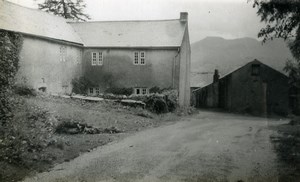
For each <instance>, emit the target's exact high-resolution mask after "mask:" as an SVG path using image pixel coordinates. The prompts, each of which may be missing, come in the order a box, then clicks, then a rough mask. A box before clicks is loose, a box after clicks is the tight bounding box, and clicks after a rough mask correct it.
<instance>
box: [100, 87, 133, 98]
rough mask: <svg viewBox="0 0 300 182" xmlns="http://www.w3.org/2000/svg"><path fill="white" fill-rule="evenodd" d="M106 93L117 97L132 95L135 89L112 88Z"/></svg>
mask: <svg viewBox="0 0 300 182" xmlns="http://www.w3.org/2000/svg"><path fill="white" fill-rule="evenodd" d="M105 93H111V94H115V95H126V96H128V95H131V94H132V93H133V88H116V87H112V88H109V89H107V90H105Z"/></svg>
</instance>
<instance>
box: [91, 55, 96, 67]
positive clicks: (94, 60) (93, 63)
mask: <svg viewBox="0 0 300 182" xmlns="http://www.w3.org/2000/svg"><path fill="white" fill-rule="evenodd" d="M92 65H93V66H94V65H97V53H95V52H93V53H92Z"/></svg>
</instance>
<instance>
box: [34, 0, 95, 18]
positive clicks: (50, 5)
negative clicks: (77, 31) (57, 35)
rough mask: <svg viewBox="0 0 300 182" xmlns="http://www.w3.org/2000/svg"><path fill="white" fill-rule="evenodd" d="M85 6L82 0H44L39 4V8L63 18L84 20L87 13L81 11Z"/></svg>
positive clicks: (87, 16)
mask: <svg viewBox="0 0 300 182" xmlns="http://www.w3.org/2000/svg"><path fill="white" fill-rule="evenodd" d="M85 7H86V5H85V3H84V1H83V0H45V1H44V3H42V4H39V9H41V10H44V11H46V12H49V13H52V14H54V15H58V16H62V17H64V18H65V19H71V20H79V21H86V20H88V19H90V17H89V15H87V14H85V13H83V10H84V8H85Z"/></svg>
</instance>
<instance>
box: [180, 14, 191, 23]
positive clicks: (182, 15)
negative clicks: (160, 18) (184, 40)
mask: <svg viewBox="0 0 300 182" xmlns="http://www.w3.org/2000/svg"><path fill="white" fill-rule="evenodd" d="M188 17H189V14H188V12H181V13H180V21H182V22H187V21H188Z"/></svg>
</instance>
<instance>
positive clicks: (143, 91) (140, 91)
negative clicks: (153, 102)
mask: <svg viewBox="0 0 300 182" xmlns="http://www.w3.org/2000/svg"><path fill="white" fill-rule="evenodd" d="M148 93H149V89H148V88H146V87H136V88H134V94H135V95H147V94H148Z"/></svg>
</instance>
